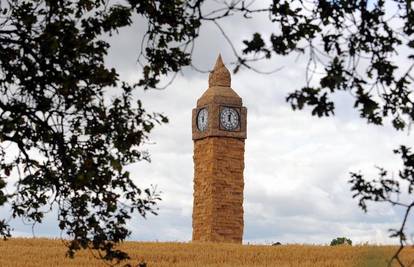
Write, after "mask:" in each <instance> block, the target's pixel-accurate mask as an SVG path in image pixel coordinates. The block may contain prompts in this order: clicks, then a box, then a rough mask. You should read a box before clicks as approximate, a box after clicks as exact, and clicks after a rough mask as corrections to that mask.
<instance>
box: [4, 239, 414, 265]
mask: <svg viewBox="0 0 414 267" xmlns="http://www.w3.org/2000/svg"><path fill="white" fill-rule="evenodd" d="M121 247H122V249H124V250H125V251H127V252H128V253H129V255H130V256H131V261H130V263H131V264H132V266H137V265H138V263H140V262H142V261H145V262H146V263H147V266H148V267H153V266H154V267H161V266H165V267H167V266H183V267H187V266H188V267H190V266H191V267H197V266H200V267H208V266H229V267H236V266H278V267H296V266H300V267H310V266H312V267H314V266H315V267H353V266H355V267H382V266H384V267H385V266H387V260H388V259H389V258H390V257H391V256H392V255H393V253H394V252H395V250H396V249H397V247H395V246H368V245H363V246H335V247H330V246H316V245H282V246H265V245H238V244H216V243H168V242H165V243H163V242H125V243H124V244H122V245H121ZM413 252H414V249H413V248H406V249H405V250H404V251H403V259H404V261H406V262H408V261H409V260H414V253H413ZM65 253H66V247H65V246H64V245H63V243H62V241H61V240H56V239H44V238H38V239H32V238H13V239H10V240H8V241H0V266H1V267H16V266H22V267H26V266H27V267H29V266H30V267H37V266H42V267H43V266H88V267H93V266H105V264H104V263H103V262H102V261H100V260H97V259H95V258H94V256H93V255H92V253H91V252H90V251H82V252H80V253H78V254H76V256H75V259H69V258H66V257H65ZM393 266H397V265H393Z"/></svg>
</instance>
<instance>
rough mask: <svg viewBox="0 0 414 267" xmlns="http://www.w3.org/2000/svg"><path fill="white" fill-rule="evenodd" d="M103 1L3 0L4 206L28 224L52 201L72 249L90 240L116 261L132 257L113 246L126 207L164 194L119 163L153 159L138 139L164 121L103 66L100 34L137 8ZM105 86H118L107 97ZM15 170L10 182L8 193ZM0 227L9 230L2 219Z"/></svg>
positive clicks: (121, 232)
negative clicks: (118, 90)
mask: <svg viewBox="0 0 414 267" xmlns="http://www.w3.org/2000/svg"><path fill="white" fill-rule="evenodd" d="M105 2H106V1H78V2H74V1H10V2H7V3H6V4H5V2H4V1H2V5H3V6H1V8H0V13H1V14H2V16H1V17H0V26H1V27H0V144H1V146H0V157H1V162H0V190H1V191H0V205H3V204H4V203H6V202H9V203H10V205H11V208H12V215H13V217H22V218H25V219H26V220H28V221H29V222H32V223H41V222H42V220H43V217H44V214H45V212H48V210H51V209H52V208H54V207H57V210H58V221H59V228H60V229H61V230H62V231H63V232H64V233H65V234H66V235H67V236H68V237H69V238H70V242H69V243H68V244H67V245H68V248H69V250H68V255H69V256H71V257H73V256H74V254H75V252H76V251H77V250H79V249H81V248H82V249H84V248H92V249H95V250H97V251H98V252H99V253H100V257H102V258H103V259H105V260H108V261H112V260H115V261H119V260H122V259H125V258H127V257H128V256H127V254H126V253H124V252H122V251H120V250H117V249H116V248H115V245H116V244H117V243H119V242H121V241H123V240H124V239H125V238H126V237H127V236H128V235H129V234H130V231H129V230H128V229H127V228H126V223H127V221H128V219H130V218H131V214H133V213H138V214H141V215H142V216H144V217H145V216H146V215H147V213H154V214H156V212H155V211H156V209H155V204H156V202H157V201H158V200H160V197H159V194H158V192H156V191H155V190H153V189H150V188H148V189H144V190H143V189H140V188H138V187H137V186H136V185H135V184H134V182H133V181H132V179H131V177H130V173H129V172H128V171H126V170H125V169H124V166H125V165H128V164H130V163H133V162H136V161H140V160H149V156H148V153H147V152H145V151H143V150H142V148H141V145H142V144H143V143H144V142H145V141H146V140H147V139H148V134H149V133H150V132H151V131H152V129H153V128H154V126H155V125H156V124H160V123H166V122H167V121H168V120H167V118H166V117H164V116H163V115H161V114H157V113H155V114H150V113H147V112H146V111H145V110H144V108H143V106H142V104H141V102H140V101H134V100H133V97H132V91H133V89H134V87H135V86H134V85H129V84H127V83H125V82H122V81H120V80H119V78H118V74H117V72H116V70H115V69H108V68H107V67H106V66H105V64H104V63H105V62H104V57H105V55H106V54H107V51H108V48H109V44H108V43H107V42H105V41H103V35H104V34H107V33H112V32H114V31H116V30H117V29H119V28H121V27H124V26H128V25H130V24H131V16H132V13H131V12H132V7H133V8H136V9H139V4H138V3H135V5H132V4H133V3H131V5H130V6H122V5H118V4H116V5H112V6H107V5H106V4H105ZM147 11H148V10H146V9H145V10H144V9H143V10H141V11H140V12H142V13H144V12H147ZM109 87H120V88H121V91H122V92H121V93H120V94H118V95H117V96H114V98H113V99H111V100H110V99H108V95H107V94H105V92H106V88H109ZM13 147H14V148H15V149H16V150H18V153H17V155H16V156H15V157H13V153H12V150H13ZM8 148H9V149H8ZM6 153H10V154H7V155H8V157H6ZM11 157H13V158H11ZM13 175H14V176H15V177H16V176H17V177H18V180H17V183H16V190H15V191H14V192H12V193H9V194H7V193H6V191H5V187H6V182H7V180H8V178H9V177H12V176H13ZM0 234H1V235H2V236H3V237H4V238H6V237H9V236H10V228H9V226H8V225H7V222H6V221H5V220H1V221H0Z"/></svg>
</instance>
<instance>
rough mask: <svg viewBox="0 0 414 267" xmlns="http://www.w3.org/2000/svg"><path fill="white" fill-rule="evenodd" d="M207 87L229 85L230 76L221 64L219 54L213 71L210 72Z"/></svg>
mask: <svg viewBox="0 0 414 267" xmlns="http://www.w3.org/2000/svg"><path fill="white" fill-rule="evenodd" d="M208 85H209V87H213V86H226V87H230V85H231V76H230V72H229V70H228V69H227V68H226V66H225V65H224V63H223V60H222V58H221V54H219V55H218V57H217V60H216V64H215V65H214V69H213V70H212V71H211V72H210V75H209V77H208Z"/></svg>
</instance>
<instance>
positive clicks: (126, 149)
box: [0, 0, 414, 266]
mask: <svg viewBox="0 0 414 267" xmlns="http://www.w3.org/2000/svg"><path fill="white" fill-rule="evenodd" d="M207 2H208V5H209V6H207ZM0 4H1V6H0V92H1V94H0V130H1V131H0V144H1V146H0V157H1V165H0V175H1V176H0V189H1V191H0V205H3V204H4V203H6V202H9V203H11V205H12V214H13V216H19V217H23V218H27V219H29V220H31V221H32V222H39V223H40V222H41V221H42V218H43V215H44V212H45V211H46V210H47V207H49V208H51V207H52V206H53V205H57V207H58V212H59V213H58V214H59V215H58V216H59V217H58V219H59V222H60V224H59V227H60V228H61V229H62V231H64V232H65V233H66V234H67V235H68V236H70V237H71V238H72V239H71V242H70V243H69V244H68V245H69V255H73V253H74V252H75V251H76V250H78V249H80V248H93V249H97V250H98V251H100V252H103V253H102V254H101V256H102V257H103V258H104V259H107V260H112V259H115V260H122V259H124V258H126V257H127V255H126V254H125V253H123V252H122V251H118V250H116V249H114V245H115V244H117V243H119V242H121V241H122V240H124V239H125V238H126V237H127V236H128V234H129V231H128V230H127V228H126V227H125V223H126V221H127V220H128V219H129V218H130V216H131V215H130V214H131V213H133V212H136V211H138V212H139V213H140V214H141V215H143V216H145V214H146V213H147V212H153V211H154V206H153V205H154V204H155V203H156V201H157V200H158V199H159V196H158V195H157V194H156V193H155V192H153V191H151V190H149V189H147V190H143V191H141V190H140V189H139V188H137V187H136V186H135V185H134V183H133V182H132V181H131V179H130V178H129V174H128V172H126V171H125V170H124V169H123V166H125V165H127V164H129V163H132V162H135V161H137V160H142V159H148V155H147V154H146V153H145V151H142V150H141V149H140V144H142V143H143V142H145V140H146V139H147V138H148V134H149V133H150V131H151V129H152V128H153V127H154V125H155V124H156V123H160V122H166V121H167V119H166V118H165V117H164V116H162V115H161V114H148V113H146V112H145V110H144V109H143V107H142V105H141V103H140V102H138V103H133V101H132V98H131V92H132V90H134V89H135V88H144V89H149V88H157V87H159V82H160V79H161V76H163V75H166V74H168V73H171V72H173V73H177V72H178V71H179V70H181V69H182V67H184V66H187V65H191V56H192V51H193V46H194V40H195V39H196V38H197V37H198V34H199V29H200V27H201V25H203V24H205V23H213V24H214V25H216V26H217V28H218V30H219V32H220V33H221V34H223V35H224V37H225V38H226V40H228V42H229V45H230V46H231V48H232V49H233V52H234V55H235V59H236V60H235V63H236V66H235V68H234V72H237V71H238V70H239V69H240V68H247V69H253V70H255V68H254V67H253V65H252V64H251V63H252V62H255V61H260V60H268V59H272V58H273V57H275V56H285V55H289V54H298V55H302V56H304V57H307V58H308V68H307V71H306V77H307V82H306V84H305V85H304V86H303V87H302V88H297V90H296V91H294V92H292V93H290V94H289V95H288V96H287V101H288V103H290V105H291V106H292V108H293V109H303V108H305V107H310V108H311V113H312V115H315V116H319V117H322V116H331V115H333V114H334V110H335V103H334V102H333V101H332V100H331V96H332V95H333V94H335V93H336V92H338V91H347V92H349V93H350V94H351V95H353V96H354V99H355V102H354V108H355V109H356V110H358V112H359V114H360V116H361V117H362V118H363V119H365V120H366V121H367V122H368V123H372V124H376V125H382V124H383V123H384V122H387V120H388V119H389V120H390V121H391V123H392V125H393V127H394V128H395V129H397V130H404V129H407V127H408V126H409V125H410V124H411V122H412V120H413V118H414V107H413V98H412V95H411V91H412V90H411V88H410V86H412V82H413V79H414V77H413V73H412V70H413V66H414V65H413V64H414V62H413V60H414V54H413V48H414V39H413V33H414V27H413V26H414V13H413V4H412V2H411V1H408V0H388V1H384V0H382V1H381V0H378V1H367V0H365V1H363V0H358V1H357V0H351V1H343V0H336V1H327V0H323V1H313V2H312V1H302V0H292V1H278V0H273V1H272V2H271V3H270V5H267V6H260V5H259V4H262V5H263V3H262V2H260V1H254V0H249V1H247V0H227V1H225V0H223V1H214V5H212V4H211V1H205V0H187V1H186V0H172V1H162V0H125V1H123V2H119V3H112V2H111V1H109V0H96V1H92V0H78V1H69V0H57V1H50V0H32V1H29V0H27V1H12V0H8V1H6V0H5V1H1V2H0ZM211 5H212V6H211ZM386 7H387V8H386ZM134 15H138V16H140V17H142V18H144V19H145V23H146V26H147V31H146V33H145V35H144V36H143V38H142V44H141V48H137V54H138V55H139V62H140V63H141V64H142V70H143V73H142V78H141V79H140V80H139V82H137V83H136V84H128V83H126V82H124V81H120V80H119V78H118V75H117V72H116V70H114V69H108V68H107V67H106V66H105V64H104V56H105V55H106V53H107V52H108V48H109V44H108V43H107V42H106V41H104V35H107V34H109V35H113V34H116V33H117V30H119V29H120V28H123V27H127V26H130V25H131V24H132V18H133V16H134ZM236 15H239V16H240V19H246V20H248V19H250V18H252V17H255V16H266V17H267V18H269V25H272V27H271V28H272V29H274V30H275V31H274V32H266V33H265V32H262V33H254V34H253V35H252V37H251V38H249V39H248V40H245V41H244V42H243V45H244V47H243V48H242V49H241V51H238V49H237V48H236V46H234V44H233V43H232V42H231V40H230V39H229V38H228V36H227V35H226V32H225V31H224V30H223V28H222V27H221V26H220V21H221V19H223V18H226V17H229V16H236ZM269 29H270V27H269ZM265 35H266V36H270V37H269V39H268V40H265V39H264V38H263V36H265ZM402 51H405V52H407V56H406V63H407V64H404V65H401V66H399V65H397V64H396V63H395V62H394V61H393V57H394V56H395V55H397V54H398V53H399V52H402ZM321 66H323V68H322V73H319V76H318V77H320V78H316V77H315V76H314V75H313V74H314V72H315V70H316V68H318V67H321ZM109 87H120V88H121V89H122V95H120V96H118V97H117V98H115V99H114V100H112V101H108V100H107V99H105V98H104V94H105V90H106V88H109ZM10 144H12V145H14V146H15V147H16V148H17V149H18V151H19V153H18V155H17V156H16V157H15V158H14V159H12V160H11V161H7V160H6V159H8V157H6V156H8V155H6V152H7V150H6V146H9V145H10ZM397 152H398V153H399V154H400V155H401V156H402V159H403V161H404V166H405V167H404V169H403V170H401V172H400V175H399V176H400V179H403V180H405V181H409V182H410V186H409V187H408V193H409V194H411V192H412V181H414V176H413V171H412V168H413V155H412V153H411V152H410V148H408V147H406V146H402V147H401V148H400V149H399V150H397ZM12 173H16V174H17V175H18V177H19V178H18V181H17V184H16V191H15V192H13V193H11V194H6V192H5V186H6V182H7V179H8V177H9V176H10V175H11V174H12ZM386 177H387V172H386V171H385V170H382V169H381V171H380V178H379V179H378V180H376V181H371V180H367V179H365V178H364V177H363V175H362V174H360V173H353V174H351V179H350V182H351V183H352V190H353V191H354V192H355V196H354V197H358V198H359V200H360V206H361V207H362V208H363V209H364V210H366V201H386V202H390V203H391V204H393V205H398V204H403V206H404V207H406V208H407V216H408V214H409V212H410V210H411V207H412V204H406V203H397V202H395V201H393V200H392V199H391V197H390V196H391V195H398V194H400V192H401V190H400V188H399V184H398V182H397V181H395V180H394V179H390V178H386ZM407 216H406V217H405V218H407ZM405 223H406V220H405V219H404V221H403V223H402V227H401V229H399V230H396V231H395V232H394V233H393V236H395V237H398V238H399V239H400V242H401V247H400V250H399V251H398V252H397V253H396V255H395V256H394V258H393V260H396V261H397V262H399V264H400V265H401V266H403V263H402V262H401V261H400V259H399V253H400V251H401V250H402V249H403V247H404V245H405V244H406V242H407V239H406V238H405V235H404V230H405ZM0 234H2V235H3V236H4V237H8V236H10V229H9V227H8V225H7V221H5V220H3V221H0Z"/></svg>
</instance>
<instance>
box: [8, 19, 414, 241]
mask: <svg viewBox="0 0 414 267" xmlns="http://www.w3.org/2000/svg"><path fill="white" fill-rule="evenodd" d="M222 27H223V29H224V30H225V31H226V32H227V33H228V35H229V37H230V38H231V39H232V40H233V42H234V43H235V45H236V48H237V49H239V51H240V47H241V43H242V42H241V41H242V40H243V39H246V38H248V37H249V36H250V35H251V34H252V33H254V32H256V31H261V32H270V31H272V30H274V29H272V27H273V26H272V25H271V24H270V23H268V22H267V20H266V19H263V20H261V19H256V20H250V21H247V22H246V21H243V22H240V20H239V18H237V17H233V18H229V19H226V20H223V22H222ZM144 29H145V28H144V22H143V21H142V20H141V19H139V18H136V20H135V23H134V25H133V26H132V27H131V28H129V29H124V30H121V31H120V33H119V35H117V36H116V37H114V38H111V39H110V43H111V49H110V53H109V55H108V57H107V64H108V65H109V66H113V67H116V68H117V69H118V71H119V73H120V76H121V78H122V79H126V80H128V81H137V80H138V79H139V78H140V77H141V72H140V67H139V66H138V65H137V55H138V49H139V44H140V41H141V38H142V34H143V32H144ZM200 36H201V37H200V38H199V39H197V41H196V43H195V49H194V51H193V63H194V65H195V66H197V68H199V69H203V70H210V69H211V68H212V67H213V65H214V63H215V60H216V57H217V55H218V54H219V53H221V55H222V57H223V60H224V62H225V64H227V65H228V67H229V69H230V70H231V69H232V67H234V66H233V65H231V62H232V61H234V54H233V53H232V50H231V48H230V46H229V45H228V44H227V42H226V40H225V39H224V38H223V36H222V35H221V34H220V32H219V30H218V29H217V28H216V27H215V26H214V24H212V23H211V24H206V25H203V27H202V28H201V32H200ZM399 63H401V64H406V63H405V62H403V61H402V60H401V62H399ZM255 66H256V67H257V68H259V69H261V70H263V71H270V70H273V69H277V68H281V69H280V70H279V71H277V72H275V73H272V74H269V75H266V74H259V73H256V72H254V71H250V70H246V69H242V70H241V71H239V72H238V73H237V74H235V75H232V88H233V89H234V90H235V91H236V92H237V93H238V94H239V96H240V97H242V99H243V105H244V106H245V107H247V110H248V115H247V139H246V141H245V145H246V146H245V170H244V179H245V188H244V204H243V206H244V223H245V228H244V236H243V242H244V243H250V244H270V243H273V242H277V241H279V242H281V243H306V244H328V243H329V242H330V241H331V240H332V239H333V238H336V237H339V236H346V237H348V238H350V239H351V240H352V241H353V242H354V243H365V242H368V243H371V244H389V243H393V242H396V240H394V239H390V238H389V237H388V235H389V234H388V229H389V228H393V227H397V226H399V223H400V221H401V219H402V214H401V210H400V209H398V208H393V207H391V206H390V205H388V204H376V205H373V204H370V205H369V206H368V213H364V212H363V211H362V210H361V209H360V208H359V207H358V205H357V204H358V202H357V200H356V199H353V198H352V193H351V192H350V184H349V183H348V182H347V181H348V180H349V178H350V176H349V172H351V171H360V170H361V171H362V172H363V173H365V174H367V175H371V176H374V175H375V174H376V173H377V171H376V169H375V166H383V167H386V168H387V169H389V170H391V171H394V174H397V170H398V168H399V167H400V166H401V162H400V161H399V159H398V156H396V155H394V154H393V153H392V150H393V149H395V148H397V147H398V146H399V145H401V144H406V145H413V140H412V135H410V134H409V132H407V131H405V132H396V131H395V130H393V129H392V128H391V127H390V126H389V125H387V126H384V127H378V126H373V125H368V124H367V123H366V122H365V121H364V120H362V119H361V118H359V115H358V113H357V111H356V110H354V109H353V98H352V96H350V95H349V94H346V93H339V94H337V95H335V103H336V111H335V116H334V117H329V118H317V117H312V116H311V114H310V111H309V109H305V110H303V111H293V110H292V109H291V108H290V106H289V104H288V103H286V101H285V98H286V96H287V94H288V93H289V92H292V91H294V90H295V89H299V88H301V86H303V85H304V84H305V66H306V58H299V59H296V57H293V56H292V57H291V56H289V57H277V58H275V59H273V60H272V61H269V62H260V63H258V64H256V65H255ZM168 78H169V77H167V78H166V79H164V80H163V83H164V84H165V83H167V82H168V81H169V79H168ZM207 87H208V73H200V72H197V71H195V70H194V69H192V68H191V67H186V68H184V69H183V71H182V72H180V73H179V74H178V75H177V77H176V78H175V80H174V81H173V83H172V84H171V85H170V86H168V87H167V88H166V89H164V90H147V91H143V90H141V89H137V91H136V92H135V97H136V98H139V99H141V100H142V102H143V105H144V107H145V108H146V110H147V111H149V112H162V113H163V114H164V115H166V116H168V118H169V120H170V122H169V123H168V124H165V125H161V126H157V127H156V128H155V130H154V131H153V133H152V134H151V143H149V144H147V145H146V146H145V149H148V151H149V152H150V154H151V159H152V161H151V163H148V162H138V163H135V164H132V165H130V166H128V167H127V168H128V170H129V171H130V172H131V177H132V178H133V179H134V181H135V182H136V183H137V185H139V186H141V187H148V186H150V185H156V186H157V188H158V190H160V191H162V194H161V198H162V201H161V202H160V203H159V205H158V208H159V210H158V213H159V215H158V216H152V215H149V216H148V217H147V218H146V219H144V218H142V217H140V216H134V217H133V219H132V220H131V221H130V222H129V223H128V227H129V228H130V230H131V231H132V235H131V237H130V239H131V240H145V241H180V242H187V241H190V240H191V234H192V227H191V216H192V202H193V167H194V165H193V159H192V156H193V141H192V138H191V110H192V109H193V108H194V107H195V106H196V102H197V99H198V98H199V97H200V96H201V95H202V94H203V92H204V91H205V90H206V89H207ZM112 90H113V91H112ZM115 90H116V89H110V90H109V91H108V94H111V93H112V92H115ZM4 210H5V209H4V208H2V209H1V210H0V211H1V212H4ZM12 226H13V228H14V235H15V236H32V235H33V232H34V234H35V236H37V237H39V236H46V237H58V236H59V235H60V232H59V230H58V226H57V222H56V214H55V213H53V212H52V213H49V214H48V215H47V216H46V218H45V222H44V223H43V224H41V225H37V226H36V227H35V228H34V231H33V232H32V227H31V226H30V225H25V224H24V223H23V222H22V221H21V220H19V219H16V220H13V221H12Z"/></svg>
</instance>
